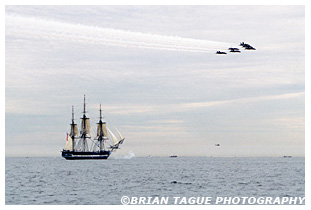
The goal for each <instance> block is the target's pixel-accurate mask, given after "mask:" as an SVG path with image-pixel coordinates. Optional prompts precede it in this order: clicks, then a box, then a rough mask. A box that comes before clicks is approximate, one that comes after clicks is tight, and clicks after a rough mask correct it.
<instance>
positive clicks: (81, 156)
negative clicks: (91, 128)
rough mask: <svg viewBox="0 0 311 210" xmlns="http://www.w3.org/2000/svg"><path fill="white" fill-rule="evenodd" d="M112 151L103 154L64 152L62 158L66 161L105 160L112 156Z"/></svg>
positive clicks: (102, 152)
mask: <svg viewBox="0 0 311 210" xmlns="http://www.w3.org/2000/svg"><path fill="white" fill-rule="evenodd" d="M110 153H111V152H110V151H101V152H73V151H66V150H65V151H62V157H63V158H65V159H66V160H105V159H108V157H109V156H110Z"/></svg>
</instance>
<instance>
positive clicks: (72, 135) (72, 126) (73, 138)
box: [71, 106, 76, 151]
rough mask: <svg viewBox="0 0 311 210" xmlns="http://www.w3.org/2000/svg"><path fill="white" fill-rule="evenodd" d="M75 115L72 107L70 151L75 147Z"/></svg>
mask: <svg viewBox="0 0 311 210" xmlns="http://www.w3.org/2000/svg"><path fill="white" fill-rule="evenodd" d="M74 117H75V114H74V108H73V106H72V119H71V138H72V151H74V145H75V126H76V124H75V120H74Z"/></svg>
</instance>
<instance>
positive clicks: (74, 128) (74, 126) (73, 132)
mask: <svg viewBox="0 0 311 210" xmlns="http://www.w3.org/2000/svg"><path fill="white" fill-rule="evenodd" d="M70 126H71V130H70V136H74V137H78V136H79V131H78V126H77V124H70Z"/></svg>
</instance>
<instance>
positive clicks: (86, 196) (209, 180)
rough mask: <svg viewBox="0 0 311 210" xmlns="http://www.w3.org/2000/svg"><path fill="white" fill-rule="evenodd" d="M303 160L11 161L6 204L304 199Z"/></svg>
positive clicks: (203, 158) (18, 159)
mask: <svg viewBox="0 0 311 210" xmlns="http://www.w3.org/2000/svg"><path fill="white" fill-rule="evenodd" d="M304 167H305V161H304V158H298V157H297V158H295V157H293V158H216V157H178V158H169V157H133V158H129V157H125V158H119V159H116V158H110V159H108V160H71V161H70V160H69V161H68V160H65V159H63V158H61V157H44V158H43V157H42V158H39V157H29V158H17V157H16V158H13V157H7V158H6V161H5V203H6V204H7V205H10V204H32V205H37V204H46V205H50V204H58V205H59V204H60V205H61V204H79V205H85V204H92V205H93V204H95V205H105V204H117V205H121V202H120V199H121V197H122V196H129V197H133V196H137V197H141V196H144V197H219V196H232V197H237V196H239V197H242V196H245V197H252V196H253V197H304V196H305V168H304Z"/></svg>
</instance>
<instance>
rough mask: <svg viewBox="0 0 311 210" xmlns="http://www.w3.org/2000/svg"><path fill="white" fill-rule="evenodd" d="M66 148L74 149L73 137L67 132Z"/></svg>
mask: <svg viewBox="0 0 311 210" xmlns="http://www.w3.org/2000/svg"><path fill="white" fill-rule="evenodd" d="M64 149H65V150H72V138H71V137H70V136H69V135H68V133H67V139H66V144H65V148H64Z"/></svg>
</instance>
